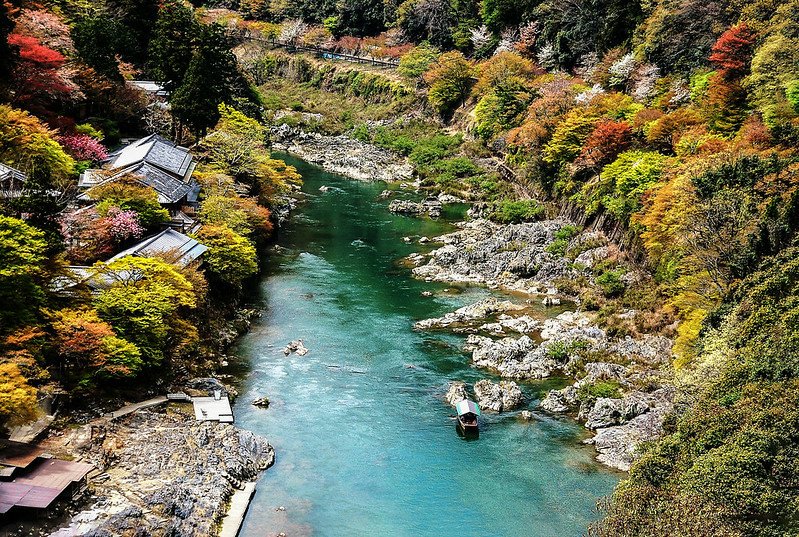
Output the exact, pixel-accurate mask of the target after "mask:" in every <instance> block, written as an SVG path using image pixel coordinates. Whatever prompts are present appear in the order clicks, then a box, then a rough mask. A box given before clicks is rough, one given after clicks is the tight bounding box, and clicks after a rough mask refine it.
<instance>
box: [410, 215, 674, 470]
mask: <svg viewBox="0 0 799 537" xmlns="http://www.w3.org/2000/svg"><path fill="white" fill-rule="evenodd" d="M567 225H568V222H567V221H561V220H552V221H546V222H534V223H525V224H514V225H499V224H494V223H491V222H488V221H485V220H475V221H471V222H468V223H461V224H459V227H460V228H461V229H460V230H458V231H456V232H454V233H451V234H448V235H444V236H442V237H439V238H437V239H434V241H438V242H440V243H441V244H442V246H441V247H439V248H438V249H436V250H433V251H432V252H431V253H430V254H428V255H427V256H424V255H421V254H416V255H413V256H411V257H410V258H409V259H410V260H411V261H412V262H413V264H414V265H416V267H415V268H414V269H413V272H414V274H415V275H416V276H417V277H419V278H425V279H428V280H434V281H443V282H453V283H455V282H468V283H478V284H484V285H488V286H490V287H501V288H505V289H510V290H513V291H515V292H522V293H524V294H525V295H526V296H527V297H528V298H527V299H526V300H525V301H524V303H514V302H511V301H508V300H505V301H502V300H498V299H496V298H491V299H488V300H485V301H482V302H479V303H477V304H472V305H468V306H465V307H462V308H460V309H458V310H456V311H455V312H452V313H448V314H446V315H444V316H443V317H440V318H435V319H425V320H422V321H419V322H417V323H416V324H415V329H417V330H450V331H453V332H457V333H463V334H468V338H467V341H466V347H465V350H466V351H467V352H469V353H471V363H472V365H473V366H474V367H478V368H483V369H488V370H491V371H493V372H495V373H497V374H499V375H500V376H501V377H503V378H504V379H507V380H504V381H503V382H502V383H500V384H496V385H494V386H491V387H484V388H483V389H481V390H478V389H477V386H475V389H474V392H475V396H476V397H478V398H481V397H482V398H483V401H482V402H481V404H483V405H488V406H487V408H490V409H493V410H499V411H503V410H507V409H509V408H512V407H506V405H503V404H502V400H503V397H502V394H503V388H508V389H511V388H510V385H508V384H506V383H507V382H511V381H531V380H540V379H544V378H548V377H551V376H562V377H569V378H572V379H573V383H572V384H571V385H569V386H568V387H566V388H564V389H561V390H553V391H551V392H549V393H548V394H547V395H546V397H544V398H543V400H541V401H539V402H537V403H536V406H537V407H538V408H539V409H540V410H542V411H544V412H548V413H552V414H570V415H572V416H574V417H576V418H577V419H579V420H581V421H582V422H583V423H584V424H585V426H586V427H587V428H588V429H590V430H591V431H594V432H595V435H594V437H593V438H591V439H589V440H587V441H586V442H587V443H591V444H593V445H594V446H595V448H596V450H597V452H598V455H597V459H598V460H599V461H600V462H602V463H604V464H606V465H608V466H611V467H613V468H616V469H619V470H625V471H626V470H628V469H629V468H630V465H631V463H632V462H633V461H634V459H635V457H636V456H637V451H636V450H637V448H638V446H640V445H641V444H642V443H643V442H646V441H650V440H653V439H655V438H657V437H658V436H659V435H660V434H662V431H663V421H664V418H665V416H666V415H667V414H668V413H669V412H670V411H671V410H672V408H673V405H674V399H675V389H674V388H673V387H672V386H671V384H670V383H671V376H670V362H671V346H672V341H671V340H670V339H668V338H666V337H663V336H658V335H640V336H637V337H635V338H633V337H630V336H623V337H622V336H614V335H611V334H609V333H608V331H607V330H605V329H603V328H601V327H600V326H599V325H598V324H597V322H596V320H595V319H594V317H593V315H592V314H590V313H586V312H583V311H580V309H579V301H578V302H577V303H576V304H575V307H574V310H566V311H562V312H561V313H559V314H558V315H556V316H547V315H545V314H542V312H541V308H540V307H539V308H537V309H536V308H531V305H532V304H535V303H536V302H543V303H544V304H545V305H551V304H553V303H557V301H558V300H559V299H557V298H556V297H557V296H559V295H560V294H561V291H560V290H559V284H560V283H561V282H563V281H568V282H573V281H575V280H577V279H578V278H579V279H581V280H582V281H583V282H585V283H584V285H587V286H590V285H592V283H593V282H592V277H591V272H590V270H588V268H590V267H591V266H592V265H594V264H596V263H598V262H601V261H602V260H604V259H607V258H608V257H609V256H610V255H612V254H613V249H614V247H613V245H610V244H608V242H607V241H606V240H605V239H604V238H603V237H601V236H600V235H598V234H595V233H590V234H589V233H586V234H583V235H581V236H577V237H575V238H573V239H571V242H570V247H574V248H573V250H572V256H571V258H566V257H565V256H563V255H559V254H558V253H556V252H553V251H552V248H551V247H550V245H551V244H552V243H553V242H554V241H555V240H556V238H555V237H556V234H557V232H558V230H559V229H562V228H564V227H565V226H567ZM631 272H633V271H631ZM572 291H573V289H572ZM572 298H573V297H572ZM636 313H637V312H635V311H632V310H629V311H627V312H625V313H624V315H626V316H628V317H630V318H633V317H635V315H636ZM503 385H504V386H503ZM514 385H515V384H514ZM505 391H507V390H505ZM478 392H479V393H478ZM465 394H466V387H465V386H462V385H461V383H456V384H454V385H453V386H452V387H451V389H450V391H449V392H448V394H447V400H448V401H449V402H452V401H451V400H455V399H457V398H458V397H461V396H465ZM481 394H482V395H481ZM485 394H491V396H490V397H486V395H485Z"/></svg>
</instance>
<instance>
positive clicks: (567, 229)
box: [546, 225, 580, 257]
mask: <svg viewBox="0 0 799 537" xmlns="http://www.w3.org/2000/svg"><path fill="white" fill-rule="evenodd" d="M578 233H580V228H579V227H577V226H573V225H567V226H563V227H562V228H560V229H559V230H557V231H556V232H555V240H554V241H552V242H551V243H550V244H549V245H548V246H547V247H546V251H547V252H549V253H550V254H552V255H556V256H558V257H563V256H565V255H566V249H567V248H568V247H569V241H570V240H571V239H572V237H574V236H575V235H577V234H578Z"/></svg>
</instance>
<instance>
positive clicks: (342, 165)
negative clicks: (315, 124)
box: [270, 124, 414, 182]
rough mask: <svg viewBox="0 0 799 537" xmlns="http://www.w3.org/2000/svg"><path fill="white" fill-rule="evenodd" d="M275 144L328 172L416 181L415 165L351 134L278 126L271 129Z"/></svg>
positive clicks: (370, 179) (274, 146)
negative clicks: (307, 130) (414, 177)
mask: <svg viewBox="0 0 799 537" xmlns="http://www.w3.org/2000/svg"><path fill="white" fill-rule="evenodd" d="M270 135H271V138H272V147H273V148H274V149H277V150H283V151H287V152H289V153H293V154H295V155H297V156H298V157H300V158H302V159H303V160H306V161H308V162H311V163H313V164H317V165H319V166H321V167H322V168H323V169H324V170H325V171H328V172H330V173H337V174H340V175H345V176H347V177H351V178H353V179H358V180H361V181H385V182H394V181H405V182H412V181H413V175H414V173H413V166H411V165H410V164H409V163H407V162H406V161H405V159H404V158H403V157H401V156H400V155H397V154H396V153H393V152H391V151H389V150H386V149H382V148H380V147H377V146H374V145H371V144H367V143H364V142H361V141H360V140H355V139H353V138H350V137H348V136H343V135H340V136H326V135H323V134H319V133H308V132H304V131H303V130H301V129H299V128H296V127H290V126H288V125H285V124H283V125H279V126H276V127H273V128H272V129H271V132H270Z"/></svg>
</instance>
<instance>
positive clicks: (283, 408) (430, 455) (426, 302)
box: [234, 162, 618, 537]
mask: <svg viewBox="0 0 799 537" xmlns="http://www.w3.org/2000/svg"><path fill="white" fill-rule="evenodd" d="M297 165H298V167H299V168H300V171H301V172H302V173H303V176H304V177H305V181H306V182H305V187H304V189H305V191H306V193H307V194H308V202H307V204H305V205H304V206H303V207H302V208H301V209H300V210H299V212H298V214H296V215H295V216H294V218H293V219H292V221H291V222H290V223H289V226H288V228H287V229H285V230H283V231H282V236H281V237H280V246H281V247H282V248H279V249H277V252H278V253H275V254H273V256H272V258H271V259H270V272H269V274H267V275H266V277H265V278H264V280H263V282H262V285H261V287H260V296H259V297H258V299H257V300H258V302H259V304H260V307H261V308H262V309H263V311H264V315H263V318H262V319H261V321H260V323H258V324H257V325H256V326H254V327H253V330H252V331H251V332H250V333H249V334H248V335H247V336H246V337H245V338H244V339H243V341H242V342H241V344H240V345H239V348H238V354H239V355H240V356H241V359H242V360H243V362H244V366H245V370H244V380H243V381H242V385H241V387H240V391H241V395H240V397H239V398H238V400H237V402H236V406H235V409H234V411H235V414H236V420H237V423H238V424H239V425H240V426H242V427H244V428H247V429H251V430H253V431H256V432H258V433H260V434H262V435H264V436H266V437H267V438H269V440H270V441H271V442H272V444H273V445H274V446H275V449H276V451H277V463H276V464H275V466H274V467H273V468H272V469H270V470H269V471H268V472H266V473H265V474H264V476H263V478H262V479H261V481H260V483H259V485H258V492H257V493H256V496H255V498H254V500H253V503H252V505H251V508H250V511H249V513H248V516H247V519H246V521H245V524H244V527H243V528H242V533H241V535H242V536H245V537H256V536H257V537H263V536H264V535H278V534H279V533H284V534H286V535H287V536H297V535H314V536H336V537H338V536H350V535H365V536H392V537H393V536H398V537H399V536H414V537H416V536H450V535H452V536H455V535H457V536H464V535H465V536H472V535H473V536H487V535H490V536H523V535H525V536H533V537H548V536H552V537H555V536H557V537H563V536H570V535H580V534H581V533H582V531H583V529H584V528H585V526H586V524H587V523H588V522H589V521H590V520H592V519H593V518H594V517H595V516H596V513H595V512H594V504H595V502H596V500H597V499H598V498H599V497H600V496H602V495H605V494H607V493H608V492H610V491H611V490H612V487H613V485H614V484H615V483H616V481H617V480H618V475H617V474H614V473H611V472H609V471H607V470H605V469H603V468H601V467H599V466H597V465H596V464H595V463H594V462H593V460H592V457H593V453H592V451H591V450H590V449H589V448H586V447H584V446H582V445H581V444H580V441H581V440H582V439H583V438H584V437H585V436H584V432H583V431H582V429H581V428H580V427H579V426H578V425H577V424H575V423H573V422H570V421H568V420H558V419H553V418H551V417H547V416H544V415H537V417H538V419H537V420H534V421H532V422H524V421H521V420H519V419H518V418H517V416H516V415H515V414H507V415H506V414H503V415H491V414H484V416H483V418H482V420H483V421H482V423H483V429H482V431H481V434H480V437H479V439H476V440H471V439H470V441H464V439H462V438H461V437H460V436H459V435H458V433H457V432H456V427H455V424H454V420H452V418H451V416H452V415H453V411H452V409H451V408H450V407H449V406H448V405H446V404H445V403H444V402H443V401H442V399H441V396H442V395H443V393H444V392H445V391H446V387H447V383H448V381H450V380H456V379H457V380H464V381H467V382H474V381H476V380H479V379H480V378H485V377H486V376H489V375H487V374H486V373H485V372H482V371H477V370H474V369H472V368H470V367H469V366H468V357H467V356H466V355H464V354H463V353H462V352H461V348H462V346H463V338H462V337H460V336H455V335H452V334H447V333H419V332H414V331H413V330H412V325H413V322H414V321H416V320H419V319H423V318H427V317H434V316H440V315H442V314H444V313H446V312H447V311H451V310H453V309H455V308H457V307H460V306H462V305H464V304H468V303H471V302H475V301H477V300H480V299H481V298H485V297H486V296H488V294H489V292H488V291H486V290H485V289H481V288H469V287H466V288H464V287H460V288H458V287H452V286H446V285H440V284H431V283H425V282H421V281H417V280H414V279H412V278H410V276H409V272H408V270H407V269H403V268H398V265H396V261H397V259H399V258H401V257H403V256H406V255H408V254H409V253H411V252H413V251H414V250H416V249H418V247H419V245H418V244H416V245H414V244H407V243H405V242H403V240H402V239H403V237H408V236H416V237H419V236H435V235H437V234H441V233H443V232H446V231H448V230H449V228H448V227H447V224H446V223H442V222H434V221H431V220H427V219H424V220H420V219H412V218H405V217H399V216H395V215H392V214H390V213H389V212H388V211H386V209H385V205H386V204H387V202H385V201H378V195H379V194H380V192H381V190H382V189H383V185H380V184H366V183H358V182H354V181H349V180H346V179H343V178H340V177H336V176H331V175H329V174H325V173H322V172H320V171H319V170H318V169H316V168H313V167H310V166H307V165H304V164H303V163H301V162H299V163H297ZM322 185H327V186H332V187H335V188H331V189H329V190H328V191H326V192H320V191H319V187H320V186H322ZM424 291H430V292H431V293H432V294H431V295H430V296H423V295H422V292H424ZM428 294H430V293H428ZM540 314H541V315H544V313H543V312H540ZM294 339H302V340H303V341H304V343H305V346H306V347H308V349H310V352H309V353H308V354H307V355H306V356H297V355H294V354H292V355H290V356H288V357H287V356H284V355H283V352H282V348H283V346H284V345H285V344H286V343H288V342H289V341H291V340H294ZM557 386H559V384H558V381H557V380H552V381H547V382H541V383H530V384H526V385H525V386H524V387H523V389H524V391H525V394H526V395H527V398H528V401H529V404H530V407H531V408H532V407H533V406H534V404H535V401H536V400H537V399H538V398H539V396H540V395H541V394H542V393H545V392H546V390H548V389H550V388H552V387H557ZM261 396H268V397H269V399H270V401H271V404H270V406H269V408H268V409H261V408H255V407H253V406H251V405H250V403H251V402H252V401H253V400H254V399H256V398H257V397H261Z"/></svg>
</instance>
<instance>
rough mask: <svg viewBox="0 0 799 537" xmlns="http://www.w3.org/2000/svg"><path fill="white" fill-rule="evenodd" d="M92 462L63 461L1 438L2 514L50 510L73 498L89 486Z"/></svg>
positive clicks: (29, 446)
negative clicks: (69, 497)
mask: <svg viewBox="0 0 799 537" xmlns="http://www.w3.org/2000/svg"><path fill="white" fill-rule="evenodd" d="M93 469H94V466H92V465H91V464H86V463H82V462H73V461H64V460H60V459H54V458H51V457H49V456H48V455H46V454H45V453H44V452H43V451H42V450H41V449H40V448H38V447H36V446H33V445H31V444H25V443H22V442H12V441H9V440H0V515H5V514H6V513H8V512H9V511H12V510H20V509H47V508H48V507H50V505H52V503H53V502H55V501H56V500H57V499H59V498H62V497H64V496H71V497H74V496H76V495H77V494H79V493H81V492H82V491H83V490H84V489H85V488H86V485H87V479H86V476H87V475H88V474H89V472H91V471H92V470H93Z"/></svg>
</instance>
